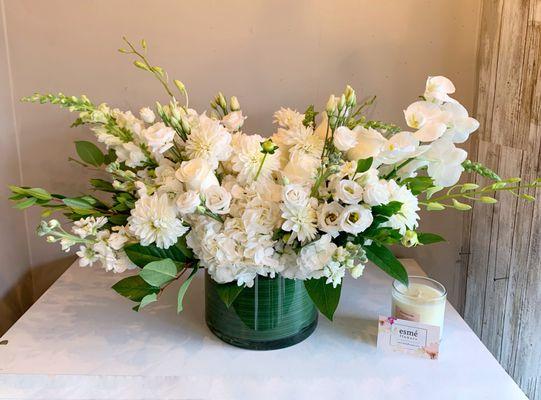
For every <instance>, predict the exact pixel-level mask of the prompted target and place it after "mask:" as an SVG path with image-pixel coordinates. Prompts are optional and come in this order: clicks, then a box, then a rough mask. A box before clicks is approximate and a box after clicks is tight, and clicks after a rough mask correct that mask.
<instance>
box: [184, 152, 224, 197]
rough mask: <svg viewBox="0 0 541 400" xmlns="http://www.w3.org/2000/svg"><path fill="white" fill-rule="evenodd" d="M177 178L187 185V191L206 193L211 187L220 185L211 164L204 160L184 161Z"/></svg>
mask: <svg viewBox="0 0 541 400" xmlns="http://www.w3.org/2000/svg"><path fill="white" fill-rule="evenodd" d="M175 176H176V177H177V179H178V180H179V181H181V182H182V183H184V184H185V185H186V189H187V190H195V191H204V190H205V189H207V188H209V187H210V186H213V185H218V186H219V185H220V183H219V182H218V179H217V178H216V175H214V172H213V171H212V168H211V167H210V164H209V163H208V162H207V161H206V160H204V159H202V158H194V159H193V160H189V161H183V162H182V164H180V168H179V169H177V172H175Z"/></svg>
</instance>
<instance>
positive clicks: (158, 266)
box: [139, 258, 179, 287]
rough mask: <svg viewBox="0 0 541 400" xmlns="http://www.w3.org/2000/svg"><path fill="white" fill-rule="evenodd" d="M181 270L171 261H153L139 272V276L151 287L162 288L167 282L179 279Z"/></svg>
mask: <svg viewBox="0 0 541 400" xmlns="http://www.w3.org/2000/svg"><path fill="white" fill-rule="evenodd" d="M178 272H179V268H177V265H176V264H175V263H174V262H173V261H172V260H170V259H168V258H167V259H165V260H160V261H153V262H151V263H148V264H147V265H145V266H144V268H143V269H142V270H141V272H139V276H140V277H141V278H143V280H144V281H145V282H147V283H148V284H149V285H152V286H156V287H161V286H162V285H164V284H166V283H167V282H170V281H172V280H173V279H175V278H176V277H177V274H178Z"/></svg>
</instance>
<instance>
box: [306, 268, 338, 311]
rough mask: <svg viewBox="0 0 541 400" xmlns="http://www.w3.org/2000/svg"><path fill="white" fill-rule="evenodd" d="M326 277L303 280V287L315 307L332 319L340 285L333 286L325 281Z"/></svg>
mask: <svg viewBox="0 0 541 400" xmlns="http://www.w3.org/2000/svg"><path fill="white" fill-rule="evenodd" d="M326 280H327V278H326V277H323V278H319V279H308V280H305V281H304V287H305V288H306V291H307V292H308V295H309V296H310V298H311V299H312V301H313V302H314V304H315V305H316V307H317V309H318V310H319V311H320V312H321V313H322V314H323V315H324V316H326V317H327V318H328V319H329V320H331V321H332V319H333V316H334V312H335V311H336V308H337V307H338V302H339V301H340V292H341V291H342V285H338V286H336V287H333V285H330V284H327V283H326Z"/></svg>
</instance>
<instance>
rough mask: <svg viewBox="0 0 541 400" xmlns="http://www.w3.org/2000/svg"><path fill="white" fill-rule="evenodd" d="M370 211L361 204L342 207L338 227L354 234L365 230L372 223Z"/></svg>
mask: <svg viewBox="0 0 541 400" xmlns="http://www.w3.org/2000/svg"><path fill="white" fill-rule="evenodd" d="M373 220H374V218H373V217H372V212H371V211H370V209H369V208H366V207H364V206H361V205H358V204H356V205H350V206H347V207H346V208H344V211H343V212H342V215H341V216H340V229H341V230H343V231H344V232H348V233H352V234H354V235H356V234H358V233H361V232H363V231H365V230H366V229H367V228H368V227H369V226H370V225H372V221H373Z"/></svg>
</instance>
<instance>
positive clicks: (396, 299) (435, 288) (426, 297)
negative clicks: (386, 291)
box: [392, 276, 447, 338]
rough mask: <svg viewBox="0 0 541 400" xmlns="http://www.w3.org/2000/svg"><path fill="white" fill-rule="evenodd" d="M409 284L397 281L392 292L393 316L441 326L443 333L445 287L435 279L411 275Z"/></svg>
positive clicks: (441, 332)
mask: <svg viewBox="0 0 541 400" xmlns="http://www.w3.org/2000/svg"><path fill="white" fill-rule="evenodd" d="M409 282H410V283H409V286H405V285H403V284H402V283H400V282H398V281H395V282H394V283H393V294H392V297H393V298H392V316H393V317H394V318H399V319H405V320H408V321H417V322H421V323H423V324H428V325H435V326H439V327H440V338H441V337H442V334H443V318H444V314H445V299H446V294H447V293H446V291H445V288H444V287H443V286H442V285H441V284H440V283H438V282H436V281H435V280H433V279H430V278H426V277H422V276H411V277H409Z"/></svg>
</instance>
